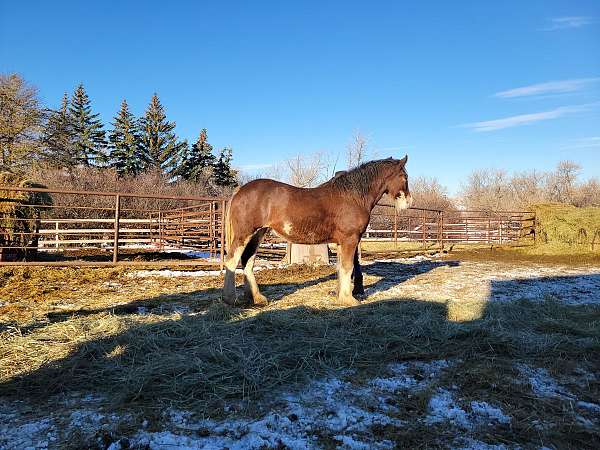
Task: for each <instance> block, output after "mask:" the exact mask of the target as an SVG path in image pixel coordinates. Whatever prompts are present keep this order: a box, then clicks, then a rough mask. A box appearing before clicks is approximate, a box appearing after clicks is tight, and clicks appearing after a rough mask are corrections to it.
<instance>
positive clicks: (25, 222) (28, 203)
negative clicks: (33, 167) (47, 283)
mask: <svg viewBox="0 0 600 450" xmlns="http://www.w3.org/2000/svg"><path fill="white" fill-rule="evenodd" d="M0 186H7V187H8V186H10V187H21V188H45V186H44V185H42V184H39V183H36V182H34V181H32V180H28V179H26V178H25V177H23V176H21V175H18V174H15V173H13V172H7V171H5V172H0ZM51 204H52V196H51V195H50V194H48V193H45V192H26V191H16V190H10V189H0V247H2V248H0V261H9V260H16V259H20V258H22V257H24V256H26V255H27V253H28V252H25V249H24V248H22V247H37V239H38V234H37V233H38V231H39V227H40V208H39V207H37V205H51ZM5 247H14V249H13V248H5ZM20 247H21V248H20Z"/></svg>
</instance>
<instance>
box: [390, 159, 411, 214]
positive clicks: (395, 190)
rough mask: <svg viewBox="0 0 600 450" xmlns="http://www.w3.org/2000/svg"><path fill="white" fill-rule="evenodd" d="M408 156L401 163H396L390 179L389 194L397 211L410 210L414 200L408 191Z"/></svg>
mask: <svg viewBox="0 0 600 450" xmlns="http://www.w3.org/2000/svg"><path fill="white" fill-rule="evenodd" d="M407 160H408V155H406V156H405V157H404V158H402V159H401V160H399V161H395V162H396V164H395V165H394V166H393V169H392V172H391V175H390V176H389V177H388V180H387V181H388V185H387V194H388V195H389V196H390V197H392V198H393V199H394V202H395V203H396V208H397V209H406V208H410V206H411V205H412V202H413V199H412V195H410V191H409V190H408V174H407V173H406V161H407Z"/></svg>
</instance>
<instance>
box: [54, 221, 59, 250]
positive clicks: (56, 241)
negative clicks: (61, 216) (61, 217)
mask: <svg viewBox="0 0 600 450" xmlns="http://www.w3.org/2000/svg"><path fill="white" fill-rule="evenodd" d="M58 228H59V225H58V220H57V221H56V224H55V225H54V229H55V230H56V234H55V235H54V247H55V248H57V249H58Z"/></svg>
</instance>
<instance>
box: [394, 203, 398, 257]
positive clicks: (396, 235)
mask: <svg viewBox="0 0 600 450" xmlns="http://www.w3.org/2000/svg"><path fill="white" fill-rule="evenodd" d="M397 248H398V211H397V210H396V208H394V249H397Z"/></svg>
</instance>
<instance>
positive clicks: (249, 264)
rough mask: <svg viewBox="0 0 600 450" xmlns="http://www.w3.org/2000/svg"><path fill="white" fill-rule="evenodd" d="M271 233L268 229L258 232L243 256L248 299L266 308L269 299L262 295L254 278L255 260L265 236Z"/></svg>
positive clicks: (245, 291) (245, 287)
mask: <svg viewBox="0 0 600 450" xmlns="http://www.w3.org/2000/svg"><path fill="white" fill-rule="evenodd" d="M267 231H269V229H268V228H261V229H260V230H258V231H257V232H256V233H254V235H253V236H252V238H251V239H250V242H248V245H246V248H245V249H244V253H243V254H242V267H243V268H244V293H245V295H246V298H247V299H248V300H249V301H250V302H251V303H253V304H254V305H256V306H266V305H267V303H268V302H267V298H266V297H265V296H264V295H262V294H261V293H260V290H259V289H258V283H257V282H256V278H254V272H253V269H254V260H255V258H256V252H257V251H258V247H259V246H260V243H261V242H262V240H263V238H264V236H265V234H266V233H267Z"/></svg>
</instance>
